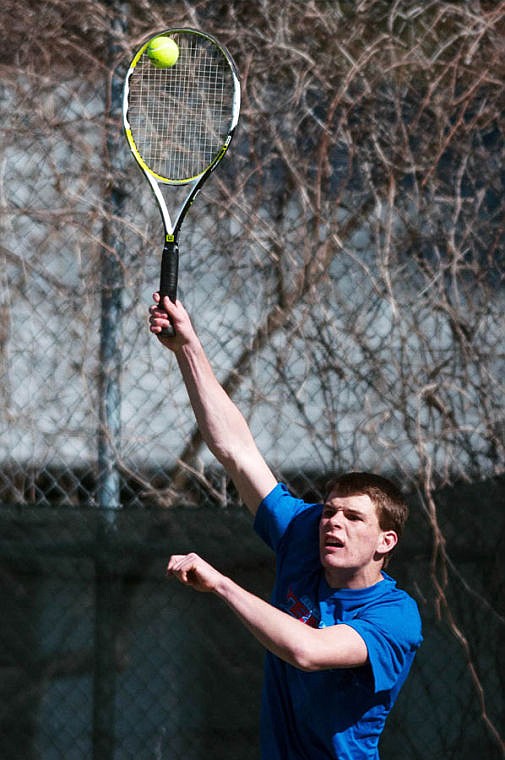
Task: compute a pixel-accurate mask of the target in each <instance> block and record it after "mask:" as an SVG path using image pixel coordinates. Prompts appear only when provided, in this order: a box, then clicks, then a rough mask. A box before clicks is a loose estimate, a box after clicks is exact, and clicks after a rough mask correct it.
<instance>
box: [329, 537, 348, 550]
mask: <svg viewBox="0 0 505 760" xmlns="http://www.w3.org/2000/svg"><path fill="white" fill-rule="evenodd" d="M324 545H325V546H327V547H330V548H335V549H341V548H342V547H343V545H344V542H343V541H341V540H340V539H339V538H327V539H326V540H325V542H324Z"/></svg>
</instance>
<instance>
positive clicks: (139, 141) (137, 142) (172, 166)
mask: <svg viewBox="0 0 505 760" xmlns="http://www.w3.org/2000/svg"><path fill="white" fill-rule="evenodd" d="M160 36H166V37H171V38H172V39H174V40H175V42H176V43H177V45H178V47H179V57H178V60H177V62H176V63H175V65H174V66H171V67H169V68H157V67H156V66H155V65H154V64H153V63H152V61H151V60H150V58H149V57H148V55H147V48H148V46H149V43H150V42H151V40H152V39H154V38H156V37H160ZM239 111H240V80H239V75H238V70H237V67H236V65H235V62H234V61H233V58H232V57H231V55H230V53H229V52H228V50H227V49H226V48H225V47H224V46H223V45H221V44H220V43H219V42H218V41H217V40H216V38H215V37H213V36H212V35H210V34H206V33H204V32H201V31H198V30H196V29H189V28H170V29H165V30H164V31H162V32H158V33H157V34H155V35H153V36H152V37H149V39H147V40H146V41H145V42H144V43H143V44H142V46H141V47H140V48H139V50H138V51H137V52H136V54H135V56H134V57H133V59H132V61H131V64H130V67H129V69H128V72H127V74H126V78H125V87H124V95H123V124H124V130H125V134H126V138H127V141H128V144H129V146H130V149H131V151H132V153H133V155H134V157H135V159H136V160H137V162H138V164H139V165H140V167H141V169H142V170H143V171H144V172H145V173H146V174H147V175H148V178H150V179H151V180H155V181H156V182H157V183H163V184H168V185H185V184H188V183H195V184H196V183H198V182H199V181H200V180H201V179H202V178H203V177H204V176H205V175H206V174H208V173H209V172H210V171H212V170H213V169H214V167H215V166H216V165H217V163H219V161H220V160H221V159H222V158H223V156H224V154H225V153H226V150H227V149H228V146H229V144H230V142H231V139H232V137H233V134H234V131H235V128H236V126H237V123H238V117H239Z"/></svg>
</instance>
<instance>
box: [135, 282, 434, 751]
mask: <svg viewBox="0 0 505 760" xmlns="http://www.w3.org/2000/svg"><path fill="white" fill-rule="evenodd" d="M155 301H156V305H155V306H153V307H151V317H150V325H151V327H150V329H151V331H152V332H153V333H154V334H157V333H159V332H160V330H161V329H162V327H165V326H167V320H168V318H169V319H170V321H171V323H172V325H173V327H174V328H175V337H173V338H169V339H165V338H164V339H162V342H163V343H164V345H166V346H167V347H168V348H169V349H171V350H172V351H173V352H174V354H175V356H176V359H177V362H178V364H179V368H180V371H181V373H182V377H183V379H184V382H185V385H186V388H187V391H188V394H189V398H190V401H191V404H192V407H193V410H194V413H195V416H196V419H197V422H198V425H199V427H200V430H201V433H202V436H203V439H204V441H205V442H206V444H207V445H208V446H209V448H210V450H211V451H212V452H213V454H214V455H215V456H216V458H217V459H218V460H219V461H220V462H221V463H222V464H223V466H224V467H225V469H226V470H227V472H228V473H229V475H230V477H231V478H232V480H233V482H234V483H235V485H236V487H237V489H238V492H239V494H240V496H241V498H242V499H243V501H244V502H245V504H246V505H247V507H248V508H249V510H250V511H251V512H252V514H253V515H254V516H255V529H256V530H257V532H258V533H259V535H260V536H261V537H262V538H263V539H264V540H265V541H266V542H267V544H268V545H269V546H271V548H272V549H273V550H274V551H275V552H276V559H277V562H276V581H275V587H274V591H273V597H272V603H271V604H269V603H267V602H265V601H264V600H262V599H260V598H258V597H256V596H254V595H253V594H251V593H249V592H248V591H246V590H245V589H243V588H241V587H240V586H238V585H237V584H236V583H234V582H233V581H232V580H231V579H230V578H228V577H226V576H224V575H223V574H221V573H220V572H218V571H217V570H216V569H215V568H214V567H212V566H211V565H209V564H208V563H207V562H205V561H204V560H203V559H202V558H201V557H199V556H198V555H196V554H187V555H174V556H172V557H171V558H170V560H169V563H168V568H167V572H168V573H169V574H170V575H173V576H175V577H176V578H177V579H178V580H179V581H181V583H184V584H186V585H188V586H191V587H193V588H194V589H196V590H197V591H203V592H212V593H214V594H216V595H217V596H218V597H219V598H221V599H222V600H223V601H224V602H225V603H226V604H227V605H228V606H229V607H230V608H231V609H232V610H233V612H234V613H235V615H237V617H238V618H239V619H240V620H241V621H242V623H243V624H244V625H245V626H246V627H247V628H248V629H249V630H250V631H251V633H252V634H253V636H255V637H256V639H257V640H258V641H259V642H260V644H262V645H263V646H264V647H265V649H266V650H267V655H266V666H265V684H264V690H263V702H262V719H261V748H262V757H263V760H323V758H324V759H326V758H338V760H361V759H363V760H365V758H366V759H367V760H371V759H376V758H378V757H379V755H378V742H379V738H380V735H381V733H382V729H383V727H384V723H385V720H386V717H387V715H388V713H389V711H390V710H391V707H392V705H393V703H394V701H395V698H396V696H397V694H398V691H399V690H400V688H401V686H402V684H403V682H404V681H405V678H406V677H407V674H408V672H409V669H410V666H411V664H412V661H413V658H414V655H415V652H416V649H417V648H418V646H419V645H420V643H421V640H422V639H421V622H420V617H419V612H418V610H417V606H416V604H415V602H414V601H413V600H412V599H411V598H410V597H409V596H408V595H407V594H406V593H405V592H403V591H401V590H400V589H398V588H397V587H396V584H395V582H394V580H393V579H392V578H390V577H389V576H388V575H387V574H386V573H385V572H384V570H383V567H384V565H385V564H386V563H387V560H388V559H389V555H390V553H391V552H392V550H393V549H394V547H395V545H396V544H397V541H398V538H399V536H400V535H401V531H402V528H403V526H404V523H405V520H406V518H407V507H406V505H405V503H404V500H403V498H402V496H401V494H400V492H399V491H398V490H397V489H396V487H395V486H394V485H393V484H392V483H391V482H390V481H389V480H386V479H385V478H381V477H379V476H376V475H371V474H367V473H348V474H347V475H343V476H341V477H339V478H337V479H336V480H335V481H334V482H333V483H332V484H331V486H330V488H329V492H328V496H327V497H326V499H325V502H324V504H323V505H321V504H307V503H305V502H303V501H302V500H300V499H296V498H294V497H293V496H291V494H289V492H288V490H287V489H286V487H285V486H284V485H282V484H279V483H277V480H276V478H275V477H274V475H273V473H272V471H271V470H270V468H269V467H268V465H267V464H266V462H265V460H264V459H263V457H262V456H261V454H260V453H259V451H258V449H257V447H256V444H255V442H254V440H253V437H252V434H251V432H250V430H249V427H248V425H247V423H246V421H245V419H244V417H243V416H242V414H241V413H240V411H239V410H238V409H237V407H236V406H235V404H234V403H233V402H232V401H231V399H230V398H229V397H228V396H227V394H226V393H225V391H224V390H223V388H222V387H221V386H220V384H219V383H218V381H217V379H216V377H215V375H214V373H213V371H212V369H211V367H210V364H209V362H208V360H207V358H206V356H205V353H204V351H203V349H202V346H201V344H200V341H199V340H198V337H197V335H196V333H195V331H194V329H193V327H192V325H191V321H190V319H189V317H188V315H187V313H186V311H185V310H184V308H183V306H182V305H181V304H180V303H179V302H177V303H176V304H172V303H171V302H170V301H169V300H168V299H164V302H163V304H162V305H161V306H160V305H158V297H157V296H155ZM161 307H162V308H161Z"/></svg>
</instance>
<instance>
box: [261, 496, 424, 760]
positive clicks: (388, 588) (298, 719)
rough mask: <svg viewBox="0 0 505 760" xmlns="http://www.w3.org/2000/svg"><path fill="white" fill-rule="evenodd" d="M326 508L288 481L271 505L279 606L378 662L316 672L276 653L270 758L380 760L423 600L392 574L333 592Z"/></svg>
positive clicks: (270, 540)
mask: <svg viewBox="0 0 505 760" xmlns="http://www.w3.org/2000/svg"><path fill="white" fill-rule="evenodd" d="M321 510H322V506H321V505H320V504H307V503H305V502H304V501H302V500H300V499H296V498H294V497H293V496H292V495H291V494H290V493H289V492H288V490H287V488H286V487H285V486H284V485H282V484H280V483H279V484H278V485H277V486H276V487H275V488H274V489H273V491H271V493H270V494H269V495H268V496H267V497H266V498H265V499H264V500H263V502H262V503H261V505H260V507H259V509H258V513H257V515H256V520H255V529H256V531H257V533H258V534H259V536H260V537H261V538H262V539H263V540H264V541H265V542H266V543H267V544H268V545H269V546H270V547H271V548H272V549H273V550H274V551H275V552H276V580H275V586H274V590H273V596H272V603H273V604H274V605H275V606H276V607H278V608H280V609H282V610H285V611H286V612H289V613H290V614H291V615H293V616H294V617H296V618H298V619H299V620H302V621H303V622H305V623H306V624H307V625H312V626H314V627H316V628H323V627H325V626H328V625H336V624H338V623H345V624H346V625H348V626H351V627H352V628H354V629H355V630H356V631H358V633H359V634H360V635H361V637H362V638H363V639H364V641H365V643H366V646H367V649H368V658H369V662H368V663H367V664H366V665H364V666H362V667H359V668H347V669H343V668H338V669H331V670H320V671H317V672H306V671H302V670H299V669H297V668H295V667H293V666H292V665H288V664H287V663H285V662H284V661H282V660H281V659H279V658H278V657H276V656H275V655H273V654H271V653H269V652H267V655H266V663H265V681H264V688H263V701H262V710H261V713H262V714H261V750H262V757H263V758H264V760H323V759H324V760H327V759H329V758H338V760H365V758H366V760H377V758H378V757H379V754H378V749H377V747H378V742H379V738H380V735H381V733H382V730H383V728H384V723H385V721H386V718H387V715H388V713H389V711H390V710H391V707H392V705H393V703H394V701H395V699H396V696H397V694H398V692H399V690H400V688H401V686H402V684H403V682H404V681H405V678H406V677H407V674H408V672H409V669H410V666H411V664H412V661H413V659H414V655H415V652H416V649H417V648H418V646H419V645H420V643H421V641H422V636H421V619H420V616H419V611H418V609H417V605H416V603H415V602H414V600H413V599H412V598H411V597H410V596H409V595H408V594H407V593H406V592H405V591H402V590H400V589H398V588H397V587H396V583H395V581H394V580H393V579H392V578H391V577H390V576H388V575H387V574H386V573H383V580H382V581H380V582H379V583H376V584H375V585H374V586H370V587H368V588H362V589H334V588H331V587H330V586H328V584H327V583H326V580H325V576H324V570H323V568H322V566H321V563H320V559H319V531H318V528H319V519H320V516H321Z"/></svg>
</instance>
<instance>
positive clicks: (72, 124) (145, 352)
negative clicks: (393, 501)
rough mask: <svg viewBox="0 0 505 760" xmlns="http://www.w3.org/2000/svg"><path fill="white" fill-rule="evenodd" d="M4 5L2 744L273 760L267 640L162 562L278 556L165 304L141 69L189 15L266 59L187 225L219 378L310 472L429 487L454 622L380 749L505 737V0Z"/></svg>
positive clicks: (184, 268)
mask: <svg viewBox="0 0 505 760" xmlns="http://www.w3.org/2000/svg"><path fill="white" fill-rule="evenodd" d="M1 13H2V20H3V29H4V34H5V42H4V45H3V50H2V53H1V59H0V60H1V63H0V65H1V67H2V80H1V85H0V108H1V113H2V122H1V131H2V140H1V149H0V150H1V159H0V221H1V225H2V240H1V242H0V257H1V260H2V266H1V270H0V271H1V279H0V283H1V288H0V376H1V383H0V419H1V429H0V505H1V506H0V520H1V523H2V528H1V546H2V550H1V555H0V572H1V574H2V598H3V602H4V603H3V607H2V609H4V610H6V611H7V612H6V614H5V617H4V621H5V622H4V625H3V626H2V644H3V652H4V654H3V659H2V665H1V667H2V673H3V677H2V679H1V680H2V683H3V684H4V686H3V687H2V688H3V689H4V698H3V699H2V704H3V707H2V715H1V722H0V726H1V736H2V743H3V745H4V746H3V747H2V752H1V754H2V757H5V758H8V760H17V758H18V757H22V758H24V760H28V759H29V758H32V757H33V758H37V760H38V758H41V759H42V760H46V759H48V758H56V757H65V758H74V757H75V758H85V757H94V758H100V759H101V760H103V758H111V757H116V758H126V757H130V756H131V757H134V756H135V757H137V758H144V757H145V758H146V759H147V758H163V759H167V758H170V759H172V758H173V760H177V758H180V757H181V758H182V757H185V758H190V759H191V760H193V758H194V759H195V760H196V759H197V758H200V757H206V759H207V760H208V759H209V758H211V757H216V758H218V757H219V758H227V757H229V758H236V757H237V756H242V757H244V758H247V757H251V758H253V757H256V756H257V730H256V726H257V720H256V717H257V709H258V702H259V696H258V695H259V688H260V682H261V659H262V655H261V652H260V651H259V649H258V648H257V647H256V645H255V644H254V642H252V641H250V640H249V638H248V636H247V635H246V634H245V633H244V632H243V631H242V630H241V629H240V628H239V627H238V626H237V625H236V624H235V623H234V621H233V620H232V619H231V618H230V617H228V616H227V613H226V612H225V611H223V610H222V609H217V608H216V607H215V606H214V604H213V602H212V601H211V600H207V599H201V598H200V597H199V598H198V599H195V598H194V597H193V596H192V595H190V594H188V592H187V591H186V592H185V590H184V589H178V588H175V586H173V584H168V583H167V582H166V580H165V578H164V563H165V561H166V558H167V557H168V555H169V554H170V551H171V550H172V549H174V550H175V549H176V550H177V551H182V550H183V549H184V548H188V549H189V550H191V549H197V550H198V551H200V552H201V553H206V554H207V555H208V556H209V558H211V559H214V560H215V561H216V562H217V563H220V565H221V566H222V567H223V568H224V569H225V570H226V571H229V572H230V573H231V574H233V577H235V578H237V580H239V581H241V580H242V581H243V582H244V584H245V585H246V586H247V587H248V588H251V589H252V590H257V591H258V593H261V594H262V595H265V596H266V595H267V594H268V589H269V585H270V582H271V577H272V567H271V558H270V556H269V555H268V553H266V552H265V550H264V549H263V548H262V547H261V546H260V545H259V543H258V542H256V540H255V538H254V537H253V536H252V535H251V531H250V528H249V525H248V523H247V524H246V522H245V521H246V518H245V516H244V515H243V514H242V512H241V509H240V507H239V505H238V504H237V500H236V495H235V493H234V491H233V489H232V488H231V487H230V484H229V483H228V481H227V479H226V476H225V474H224V473H223V472H222V470H221V469H220V468H218V467H217V466H216V465H215V463H214V462H213V460H212V458H211V456H210V455H209V454H208V452H206V450H205V448H204V447H203V446H202V442H201V439H200V437H199V434H198V431H197V430H196V429H195V426H194V419H193V415H192V412H191V409H190V407H189V404H188V401H187V397H186V393H185V391H184V388H183V386H182V382H181V380H180V376H179V374H178V370H177V367H176V366H175V362H174V361H173V359H172V358H171V356H170V355H169V354H168V352H165V351H163V349H162V348H161V347H160V345H159V343H158V341H157V340H156V339H153V338H152V337H151V336H150V335H149V333H148V328H147V309H148V306H149V304H150V302H151V294H152V292H153V291H154V290H155V289H156V288H157V283H158V276H159V254H160V253H161V248H162V228H161V220H160V218H159V214H158V211H157V209H156V207H155V206H154V203H153V201H152V198H151V197H150V194H149V190H148V188H147V187H146V185H145V182H144V180H143V178H142V176H141V174H140V172H139V171H138V169H137V167H136V166H135V165H134V163H135V162H134V161H133V160H132V159H131V157H130V156H129V155H128V151H127V148H126V145H125V142H124V139H123V136H122V134H121V119H120V91H121V82H122V76H123V75H124V73H125V68H126V65H127V63H128V60H129V58H130V56H131V55H132V53H133V51H134V50H135V49H136V47H138V46H139V45H140V43H141V42H142V40H143V39H144V38H145V37H146V36H148V35H149V34H152V33H153V32H155V31H159V30H161V29H163V28H165V27H167V26H171V25H181V26H184V25H186V26H195V27H201V28H202V29H204V30H205V31H208V32H210V33H213V34H215V35H216V36H217V37H218V38H219V39H220V40H222V41H223V42H224V43H225V44H227V45H228V47H229V49H230V51H231V53H232V54H233V56H234V57H235V58H236V61H237V64H238V67H239V70H240V72H241V77H242V91H243V107H242V114H241V121H240V125H239V130H238V133H237V135H236V137H235V138H234V141H233V143H232V146H231V148H230V151H229V155H228V156H227V157H226V159H225V161H224V162H223V164H222V165H221V166H220V167H219V170H218V172H216V173H215V175H214V176H213V177H212V179H211V180H210V182H209V183H208V185H207V186H206V188H205V190H204V191H203V192H202V194H201V195H200V196H199V197H198V198H197V200H196V201H195V204H194V206H193V208H192V209H191V212H190V214H189V215H188V217H187V220H186V221H185V224H184V228H183V232H182V237H181V272H180V280H181V298H182V300H183V302H184V303H185V305H186V307H187V308H188V310H189V311H190V313H191V315H192V318H193V321H194V323H195V325H196V327H197V330H198V332H199V334H200V336H201V338H202V342H203V344H204V346H205V347H206V349H207V352H208V354H209V358H210V360H211V362H212V364H213V366H214V367H215V369H216V372H217V374H218V376H219V378H220V380H221V381H222V382H223V385H224V386H225V387H226V389H227V390H228V391H229V392H230V394H231V395H232V396H233V397H234V399H235V400H236V401H237V403H238V404H239V406H240V408H241V410H242V411H243V412H244V414H245V416H246V417H247V419H248V421H249V423H250V425H251V428H252V430H253V433H254V435H255V437H256V439H257V441H258V445H259V447H260V449H261V450H262V452H263V453H264V455H265V457H266V458H267V459H268V461H269V463H270V464H271V466H272V467H273V469H274V470H275V471H276V473H277V474H278V475H279V477H280V478H282V479H284V480H285V481H286V482H288V483H289V485H290V487H291V488H292V489H293V490H294V491H295V492H296V493H298V494H303V495H307V496H310V497H316V498H317V497H318V496H319V495H320V493H321V486H322V484H323V483H324V482H325V481H326V479H327V477H328V476H329V475H330V474H331V473H332V472H333V471H335V470H343V469H349V468H353V469H371V470H376V471H379V472H382V473H384V474H390V475H393V476H394V477H396V478H397V479H398V480H400V481H401V482H403V484H404V488H405V491H406V493H408V494H410V501H411V503H412V520H411V528H410V533H409V536H410V538H408V540H406V541H405V546H404V548H403V550H402V553H400V554H399V555H398V558H397V559H396V560H395V565H394V570H395V572H394V573H393V574H396V575H397V576H398V578H399V579H400V580H401V581H403V582H404V583H405V585H407V587H408V588H409V590H410V591H411V592H412V593H413V594H414V595H415V596H416V598H417V599H418V601H419V603H420V605H421V609H422V611H423V617H424V620H425V644H424V645H423V648H422V650H421V652H420V654H419V658H418V663H417V664H416V669H415V672H414V674H413V675H412V676H411V678H410V680H409V682H408V684H407V685H406V687H405V691H404V693H403V694H402V697H401V701H400V703H399V705H398V707H397V709H396V711H395V712H393V714H392V716H391V719H390V724H389V727H388V732H387V735H386V736H385V738H384V744H383V754H384V757H388V758H396V757H398V758H400V757H402V758H404V757H406V756H409V757H412V758H423V759H424V758H427V757H430V760H432V759H433V758H440V760H442V758H443V759H444V760H446V759H447V758H451V757H458V758H459V759H461V758H466V757H467V758H469V759H470V758H473V757H475V755H476V753H477V752H478V751H480V754H484V755H485V756H486V757H488V758H491V759H492V760H494V758H498V757H503V755H504V744H503V733H502V728H501V727H502V725H503V717H504V704H503V681H504V676H505V673H504V671H503V662H502V661H501V659H500V656H499V652H500V641H501V638H502V637H503V624H504V605H503V601H504V586H503V562H502V559H501V556H502V555H503V503H504V499H503V464H504V461H505V451H504V447H505V438H504V432H505V427H504V420H505V417H504V413H503V401H502V399H503V390H504V388H503V377H504V371H503V370H504V362H503V313H504V308H503V307H504V291H503V271H504V253H503V252H504V226H503V219H504V218H505V214H504V212H505V208H504V198H505V193H504V175H503V168H502V167H503V163H504V158H505V155H504V154H505V141H504V122H503V111H502V107H503V96H504V81H505V71H504V63H503V34H504V25H505V6H504V4H503V3H495V2H493V3H490V2H484V1H481V2H462V3H460V4H458V5H455V4H453V3H445V2H428V3H424V4H419V3H413V2H409V1H407V0H405V1H403V0H402V1H400V2H396V3H389V2H385V1H384V0H368V1H365V0H364V1H363V2H359V3H346V2H331V3H327V2H322V1H321V2H319V1H318V0H317V1H316V0H314V1H313V2H312V1H311V2H307V3H303V4H300V3H297V2H294V1H291V0H288V2H285V3H283V4H282V8H279V5H278V4H274V3H273V2H270V1H269V0H267V1H266V2H261V3H256V4H253V3H250V2H247V3H246V2H239V0H233V2H224V1H223V2H221V1H220V0H219V1H217V2H210V0H208V1H207V0H201V2H197V1H196V0H195V1H194V2H193V1H192V0H188V1H187V2H173V3H171V4H170V5H167V4H165V3H162V2H158V3H157V2H148V1H147V0H139V1H138V2H133V1H132V2H129V3H127V2H119V0H117V1H114V0H110V1H109V2H91V1H90V0H84V2H80V3H74V2H71V3H67V2H62V1H61V0H48V2H45V3H44V4H43V5H39V4H37V3H33V2H29V0H21V1H18V2H12V1H11V0H8V2H5V3H4V5H3V9H2V11H1ZM462 483H466V484H467V485H461V484H462ZM238 539H239V540H238ZM197 544H199V545H198V546H197Z"/></svg>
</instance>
